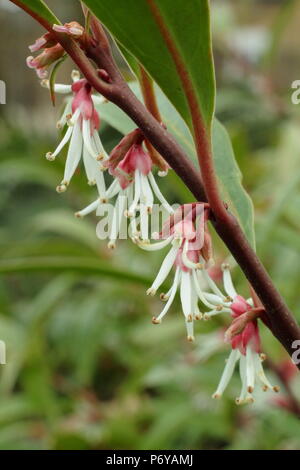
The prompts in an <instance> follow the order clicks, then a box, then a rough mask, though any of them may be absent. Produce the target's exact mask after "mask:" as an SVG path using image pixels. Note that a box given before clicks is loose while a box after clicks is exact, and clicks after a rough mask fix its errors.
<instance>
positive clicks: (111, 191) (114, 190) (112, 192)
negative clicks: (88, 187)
mask: <svg viewBox="0 0 300 470" xmlns="http://www.w3.org/2000/svg"><path fill="white" fill-rule="evenodd" d="M120 191H122V189H121V186H120V185H119V181H118V180H117V179H115V180H114V181H113V182H112V184H111V185H110V187H109V188H108V190H107V191H106V197H107V198H108V199H111V198H113V197H115V196H116V195H117V194H118V193H119V192H120Z"/></svg>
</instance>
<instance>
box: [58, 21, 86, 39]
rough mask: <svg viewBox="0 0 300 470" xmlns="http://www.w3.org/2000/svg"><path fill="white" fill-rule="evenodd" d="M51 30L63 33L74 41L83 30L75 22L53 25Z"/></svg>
mask: <svg viewBox="0 0 300 470" xmlns="http://www.w3.org/2000/svg"><path fill="white" fill-rule="evenodd" d="M52 29H53V30H54V31H56V32H57V33H65V34H68V36H71V37H72V38H74V39H78V38H80V37H81V36H82V35H83V33H84V28H83V26H81V25H80V24H79V23H77V21H71V23H65V24H64V25H62V24H54V25H53V26H52Z"/></svg>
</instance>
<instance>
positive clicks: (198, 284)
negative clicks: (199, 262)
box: [192, 270, 216, 310]
mask: <svg viewBox="0 0 300 470" xmlns="http://www.w3.org/2000/svg"><path fill="white" fill-rule="evenodd" d="M192 276H193V281H194V287H195V290H196V292H197V294H198V297H199V299H200V300H201V302H202V303H203V304H204V305H205V306H206V307H208V308H210V309H212V310H214V309H215V307H216V306H215V305H213V304H211V303H210V302H208V301H207V300H206V297H205V296H204V293H203V292H202V289H201V286H200V283H199V279H198V276H197V272H196V271H195V270H193V271H192Z"/></svg>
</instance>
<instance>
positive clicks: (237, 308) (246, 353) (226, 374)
mask: <svg viewBox="0 0 300 470" xmlns="http://www.w3.org/2000/svg"><path fill="white" fill-rule="evenodd" d="M223 273H224V276H223V277H224V287H225V289H226V291H227V293H228V294H229V295H230V296H232V297H233V302H232V304H231V306H230V309H231V315H232V317H233V318H234V319H235V321H236V320H237V319H239V320H241V319H242V317H243V316H244V317H245V315H247V313H249V312H251V311H252V310H253V305H251V303H252V301H251V300H250V301H246V300H245V299H244V298H243V297H241V296H239V295H237V293H236V291H235V289H234V287H233V284H232V280H231V277H230V272H229V268H228V266H227V265H225V266H223ZM250 302H251V303H250ZM249 318H250V317H249ZM246 320H247V319H245V321H244V324H243V328H242V331H241V332H240V333H238V334H235V335H234V336H232V337H231V338H229V342H230V344H231V348H232V351H231V353H230V355H229V357H228V359H227V362H226V366H225V369H224V371H223V374H222V377H221V380H220V383H219V385H218V387H217V390H216V391H215V393H214V394H213V398H220V397H221V396H222V394H223V392H224V390H225V389H226V387H227V385H228V383H229V381H230V379H231V377H232V375H233V373H234V370H235V367H236V364H239V371H240V377H241V382H242V389H241V393H240V395H239V397H238V398H237V399H236V403H237V404H238V405H241V404H243V403H252V402H253V401H254V398H253V395H252V394H253V392H254V387H255V383H256V382H260V383H261V385H262V389H263V390H264V391H267V390H268V389H271V390H273V391H275V392H278V391H279V388H278V387H277V386H273V385H271V383H270V382H269V380H268V379H267V377H266V376H265V373H264V370H263V366H262V362H263V360H264V359H265V355H264V354H261V345H260V336H259V329H258V324H257V319H256V318H254V319H252V320H247V321H246ZM241 324H242V322H241ZM227 340H228V338H227Z"/></svg>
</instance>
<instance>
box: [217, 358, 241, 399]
mask: <svg viewBox="0 0 300 470" xmlns="http://www.w3.org/2000/svg"><path fill="white" fill-rule="evenodd" d="M239 357H240V352H239V350H238V349H233V350H232V351H231V353H230V355H229V357H228V359H227V362H226V365H225V368H224V371H223V374H222V376H221V380H220V382H219V385H218V388H217V390H216V391H215V393H214V394H213V397H214V398H220V397H221V396H222V395H223V392H224V390H225V389H226V387H227V385H228V384H229V381H230V379H231V377H232V375H233V372H234V368H235V365H236V362H237V360H238V359H239Z"/></svg>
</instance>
